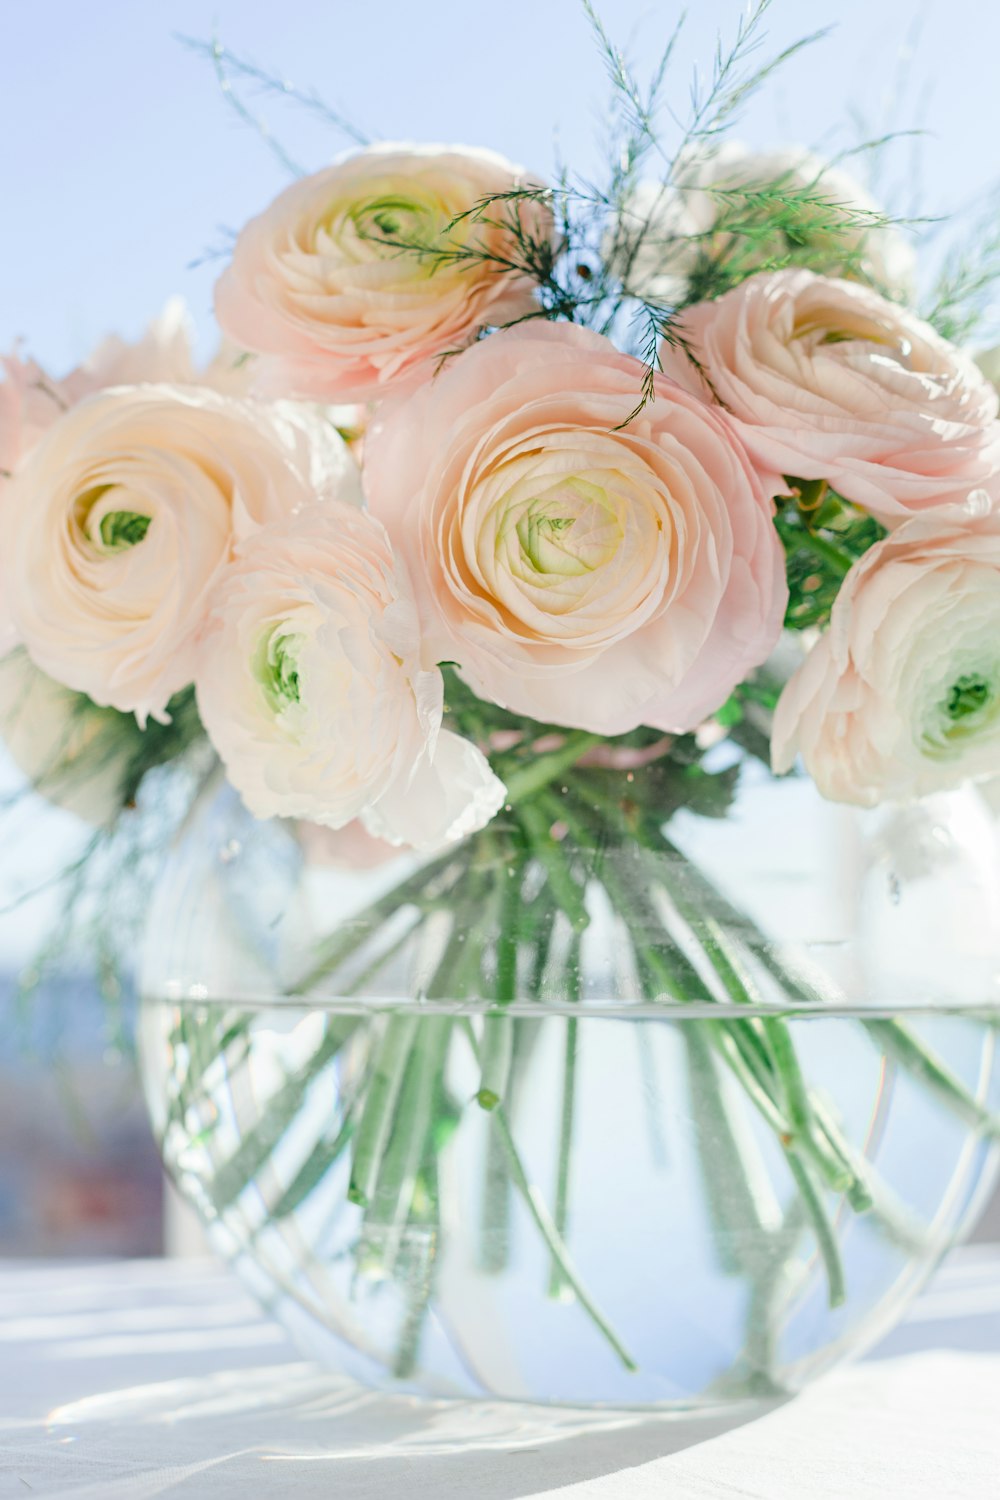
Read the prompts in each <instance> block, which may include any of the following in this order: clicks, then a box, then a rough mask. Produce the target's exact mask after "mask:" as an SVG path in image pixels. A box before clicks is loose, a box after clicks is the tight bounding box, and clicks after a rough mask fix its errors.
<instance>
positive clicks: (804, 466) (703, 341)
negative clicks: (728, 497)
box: [661, 271, 1000, 526]
mask: <svg viewBox="0 0 1000 1500" xmlns="http://www.w3.org/2000/svg"><path fill="white" fill-rule="evenodd" d="M678 332H679V334H680V336H681V338H682V339H683V341H684V343H685V344H686V346H687V349H688V350H690V353H691V354H693V355H694V357H695V359H696V360H697V363H698V366H700V368H701V371H703V372H704V379H703V378H702V376H701V375H700V374H699V371H698V368H697V367H696V365H695V364H694V363H693V362H692V360H691V359H690V358H689V357H688V354H687V353H686V352H685V349H684V348H681V347H679V346H678V345H677V344H673V345H672V346H671V347H664V349H663V350H662V353H661V362H662V364H663V368H664V370H665V371H666V372H667V373H668V374H669V375H672V376H673V377H674V379H676V380H679V381H680V382H681V383H682V384H684V385H686V386H687V387H688V388H689V389H691V390H697V391H700V392H701V393H702V394H708V393H709V392H711V393H714V395H715V396H716V398H717V399H718V400H719V401H720V402H721V403H722V405H723V406H724V407H725V408H726V410H727V411H728V412H729V413H730V414H731V416H732V418H733V423H734V425H735V428H736V430H737V431H738V432H739V434H740V436H741V437H742V439H743V441H744V443H745V444H746V446H747V448H748V449H749V451H750V453H751V454H752V456H753V457H754V459H755V460H756V461H757V463H758V464H759V465H760V466H761V468H762V469H764V470H766V471H768V472H770V473H777V474H783V475H787V476H789V477H794V478H796V479H825V480H827V481H828V482H829V483H830V484H831V485H832V486H833V488H834V489H835V490H837V491H838V493H839V494H841V495H843V496H844V497H845V498H846V499H848V500H853V501H854V502H855V503H856V504H857V505H860V506H862V507H863V508H864V509H865V510H867V511H870V512H871V513H872V514H873V515H875V516H878V517H879V519H880V520H882V521H884V522H885V523H886V524H887V525H889V526H893V525H898V523H899V522H900V521H902V520H903V519H905V517H906V516H907V515H910V514H912V513H914V512H916V511H922V510H928V509H931V508H933V507H935V506H939V505H946V504H956V503H960V502H961V501H962V499H963V498H964V497H965V496H966V495H967V494H968V492H969V490H970V488H973V487H975V486H977V485H982V484H986V483H989V482H991V480H992V479H993V478H994V477H995V476H996V475H997V473H998V471H1000V426H998V424H997V422H996V420H995V419H996V415H997V405H998V403H997V393H996V392H995V391H994V389H993V388H992V386H991V385H990V384H989V382H988V381H987V380H986V379H985V378H984V376H983V375H982V374H981V372H980V371H979V370H978V369H977V368H976V366H975V365H974V364H973V362H972V361H971V360H970V359H968V358H967V357H966V356H965V355H964V354H962V353H961V352H960V351H959V350H958V349H956V348H954V347H953V345H951V344H949V343H948V342H947V341H946V340H945V339H943V338H941V337H940V336H939V335H938V334H937V333H935V331H934V329H933V328H931V327H930V325H929V324H927V323H924V322H923V321H922V320H921V319H920V318H918V317H916V316H915V315H914V314H913V313H910V312H907V311H906V309H905V308H902V307H899V306H898V305H897V304H896V303H893V302H888V301H887V300H886V299H885V298H884V297H881V296H879V294H878V293H877V292H874V291H872V290H871V289H870V288H868V287H863V286H859V285H857V283H855V282H851V281H843V280H838V279H836V278H832V277H827V276H816V275H814V274H813V273H812V272H811V271H776V272H773V273H771V274H762V275H758V276H751V277H750V278H749V279H748V280H747V281H744V282H743V283H742V284H741V285H740V286H738V287H735V288H734V289H733V291H731V292H727V293H726V294H725V296H722V297H720V298H719V299H718V300H717V301H715V302H702V303H698V304H697V305H696V306H694V307H690V308H688V309H687V310H686V311H685V313H684V314H683V317H682V319H681V320H680V323H679V325H678Z"/></svg>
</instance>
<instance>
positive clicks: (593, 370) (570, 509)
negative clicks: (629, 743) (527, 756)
mask: <svg viewBox="0 0 1000 1500" xmlns="http://www.w3.org/2000/svg"><path fill="white" fill-rule="evenodd" d="M642 376H643V367H642V365H641V364H640V363H639V361H638V360H635V359H632V358H630V357H629V356H627V355H624V354H621V353H620V352H619V351H618V350H617V349H615V347H614V346H613V345H612V344H611V343H610V342H609V341H608V340H607V339H605V338H602V337H601V336H600V335H599V334H596V333H592V332H589V331H587V330H586V329H582V328H579V327H576V326H573V325H570V324H565V323H563V324H554V323H535V322H532V323H527V324H524V325H523V326H522V327H520V328H517V329H510V330H508V331H506V332H502V333H497V334H494V335H492V336H491V337H490V338H488V339H485V340H483V341H482V342H481V343H479V344H477V345H476V346H475V347H474V348H472V349H470V350H467V351H466V352H465V353H464V354H461V355H459V356H458V357H457V358H456V359H455V360H454V361H452V362H450V363H449V364H447V365H446V366H445V368H444V369H443V370H442V372H441V374H440V375H439V376H438V377H437V378H436V379H435V380H434V381H433V382H432V383H431V384H430V385H429V386H426V387H425V388H423V389H422V390H421V391H419V392H417V393H416V394H415V395H414V396H412V397H411V398H410V399H409V400H406V401H401V402H398V403H396V404H395V405H394V406H393V408H392V410H391V411H386V409H385V408H383V415H382V417H381V419H379V418H377V419H376V422H375V425H374V426H373V428H372V431H371V433H370V434H369V437H368V441H367V447H366V453H365V463H366V483H367V493H368V498H369V503H370V505H371V507H372V509H373V511H374V513H375V514H376V515H378V516H380V517H381V518H382V520H384V521H385V524H386V526H387V527H388V529H389V532H390V535H391V536H392V538H393V541H394V543H395V544H396V545H397V546H398V547H399V548H400V550H401V551H402V552H403V554H404V556H405V558H406V560H407V563H408V566H409V568H410V573H411V576H412V577H413V579H414V586H415V588H416V590H417V598H418V603H419V606H420V610H421V617H422V620H423V623H424V628H425V631H426V632H427V636H428V642H429V646H430V649H432V651H433V652H434V654H435V659H436V660H439V661H453V662H457V663H458V665H459V667H460V669H461V672H462V675H463V677H464V678H465V679H466V680H467V681H468V682H469V684H470V685H471V686H472V688H473V690H474V691H475V692H477V693H479V694H480V695H481V696H482V697H485V698H488V699H491V700H493V701H494V702H496V703H499V704H502V705H503V706H504V707H506V708H509V709H512V710H514V711H515V712H518V713H523V714H528V715H530V716H531V717H533V718H536V719H541V720H544V721H548V722H550V723H554V724H560V725H566V726H573V727H578V728H582V729H588V730H592V731H594V732H596V733H598V734H607V735H615V734H623V733H625V732H626V731H628V730H631V729H634V728H635V727H636V726H637V725H639V724H650V725H654V726H655V727H657V728H660V729H664V730H668V731H681V730H688V729H691V728H693V727H694V726H695V725H696V724H698V723H699V722H700V721H701V719H702V718H704V717H705V715H706V714H708V713H710V712H712V711H713V710H714V709H716V708H718V707H719V705H720V704H721V703H722V702H724V700H725V699H726V698H727V697H728V695H729V694H730V692H731V691H732V689H733V687H734V686H735V685H736V684H737V683H739V682H741V681H742V680H743V678H744V677H745V676H746V674H747V672H748V671H750V670H751V668H753V667H754V666H756V665H757V664H758V663H760V662H761V661H763V659H764V658H765V657H766V656H767V654H768V652H769V651H770V649H771V647H772V646H773V644H774V642H775V640H776V638H777V635H778V632H779V629H780V626H781V620H782V615H783V612H784V607H785V603H786V598H787V588H786V583H785V570H784V556H783V553H782V550H781V547H780V545H779V543H778V538H777V535H776V533H775V529H774V527H773V525H772V519H771V505H770V501H769V500H768V498H767V497H766V496H765V494H764V492H763V489H762V487H761V484H760V481H759V479H758V477H757V475H756V473H755V471H754V469H753V467H752V465H751V463H750V461H749V459H748V457H747V455H746V453H745V452H744V450H743V448H742V446H741V444H740V442H739V439H738V438H736V437H735V436H734V435H733V433H732V430H731V428H730V426H729V422H728V418H727V417H726V416H725V414H724V413H722V412H720V411H718V410H717V409H713V408H712V407H710V406H709V405H707V404H706V403H705V402H703V401H700V400H699V399H697V398H696V397H693V396H691V395H689V394H688V393H687V392H686V391H683V390H682V389H681V388H680V387H679V386H677V385H675V384H674V383H673V382H672V381H669V380H664V379H661V378H659V377H657V378H656V380H655V400H654V401H652V402H650V403H649V404H648V405H647V406H646V407H645V408H644V409H643V411H642V412H641V413H640V414H639V415H638V416H637V417H635V419H634V420H632V421H631V422H628V424H627V425H626V426H624V427H623V426H622V425H621V424H623V423H625V422H626V419H627V418H628V417H629V414H630V413H631V412H632V410H633V409H634V407H635V406H636V403H637V401H638V398H639V391H640V386H641V382H642Z"/></svg>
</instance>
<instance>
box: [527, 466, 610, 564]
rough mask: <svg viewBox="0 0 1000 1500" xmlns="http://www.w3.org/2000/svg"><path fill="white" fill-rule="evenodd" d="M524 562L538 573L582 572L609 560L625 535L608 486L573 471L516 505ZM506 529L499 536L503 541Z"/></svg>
mask: <svg viewBox="0 0 1000 1500" xmlns="http://www.w3.org/2000/svg"><path fill="white" fill-rule="evenodd" d="M511 519H512V520H513V521H514V530H515V533H516V536H517V543H518V549H519V551H520V555H521V559H522V562H523V563H524V564H525V565H526V567H527V568H528V569H529V570H530V571H531V572H532V573H534V574H544V575H548V576H555V577H560V578H579V577H582V576H583V575H585V574H588V573H593V572H594V571H595V569H597V568H600V567H603V566H605V565H606V564H607V563H609V562H610V561H611V559H612V558H613V557H614V556H615V554H616V552H617V550H618V547H619V546H620V544H621V540H622V526H621V520H620V517H619V516H618V515H617V514H616V511H615V507H614V505H613V503H612V502H611V500H610V499H609V497H608V495H607V492H606V491H605V490H604V489H603V488H602V487H601V486H600V485H598V484H593V483H591V482H590V481H588V480H586V479H584V478H582V477H580V476H579V475H573V476H571V477H568V478H565V479H563V480H561V481H560V482H559V483H558V484H556V485H553V486H552V487H551V488H550V489H549V490H547V491H545V492H543V493H542V494H540V495H533V496H529V497H528V498H527V499H526V500H525V501H522V502H521V503H520V504H519V505H516V506H515V507H514V508H513V515H512V517H511ZM503 538H504V532H503V531H501V532H500V534H499V536H498V539H497V540H498V547H499V546H501V545H502V544H503Z"/></svg>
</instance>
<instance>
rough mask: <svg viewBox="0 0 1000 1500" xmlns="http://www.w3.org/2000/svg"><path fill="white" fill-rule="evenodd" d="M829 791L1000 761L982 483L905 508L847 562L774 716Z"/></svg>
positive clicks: (783, 749) (960, 771)
mask: <svg viewBox="0 0 1000 1500" xmlns="http://www.w3.org/2000/svg"><path fill="white" fill-rule="evenodd" d="M771 753H772V761H773V764H774V768H775V770H777V771H787V770H789V769H790V768H791V766H792V764H793V762H794V760H795V757H796V755H801V756H802V760H803V762H804V764H805V768H806V770H807V771H808V772H809V774H810V776H812V778H813V780H814V781H815V782H816V785H817V786H818V787H819V790H820V791H821V792H822V793H823V795H824V796H825V797H829V798H831V799H832V800H834V801H837V802H854V803H859V804H861V805H862V806H869V807H870V806H874V805H875V804H876V803H878V802H881V801H884V800H898V801H902V800H906V799H908V798H911V797H918V796H923V795H925V794H927V793H930V792H934V791H939V790H943V789H946V788H948V787H953V786H956V785H958V784H959V783H961V782H963V781H971V780H979V779H984V778H989V777H995V776H996V774H997V769H998V767H1000V510H998V508H997V506H996V505H995V504H994V503H993V502H991V501H990V499H989V497H988V496H987V495H986V494H985V493H984V492H983V491H977V492H974V493H973V494H972V495H971V496H970V497H969V499H968V501H967V503H966V504H965V506H962V507H958V506H955V507H949V508H948V509H947V510H942V511H940V512H938V513H936V514H934V515H926V516H919V517H914V518H913V519H912V520H910V521H907V522H905V523H904V524H903V525H902V526H900V527H899V528H898V529H897V530H896V531H894V532H893V533H892V534H891V535H890V536H889V537H887V538H886V539H885V540H884V541H882V542H879V543H877V544H876V545H875V546H874V547H872V548H871V550H870V551H869V552H867V553H866V554H865V555H864V557H863V558H862V559H861V561H860V562H857V563H855V565H854V567H853V568H852V569H851V571H850V572H849V573H848V575H847V578H846V579H845V581H844V584H843V587H842V588H841V591H840V593H839V594H838V596H837V600H836V603H835V604H834V606H833V614H832V617H831V620H830V626H829V629H828V630H827V631H826V633H825V634H824V635H823V636H821V638H820V639H819V641H818V642H817V643H816V645H815V646H814V647H813V649H812V651H811V652H810V653H809V655H808V656H807V657H806V659H805V661H804V662H803V664H802V666H801V667H800V668H799V669H798V671H797V672H796V673H795V674H794V676H793V677H792V678H791V679H790V680H789V682H788V685H787V686H786V688H785V690H784V692H783V694H782V696H781V698H780V699H779V702H778V707H777V710H776V712H775V717H774V727H773V732H772V739H771Z"/></svg>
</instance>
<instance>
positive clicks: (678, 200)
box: [605, 141, 916, 304]
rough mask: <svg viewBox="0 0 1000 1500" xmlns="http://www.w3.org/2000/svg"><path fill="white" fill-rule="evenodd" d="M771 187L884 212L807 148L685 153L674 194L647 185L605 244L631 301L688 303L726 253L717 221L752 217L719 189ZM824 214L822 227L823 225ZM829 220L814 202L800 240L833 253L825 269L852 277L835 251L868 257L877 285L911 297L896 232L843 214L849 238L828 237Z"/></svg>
mask: <svg viewBox="0 0 1000 1500" xmlns="http://www.w3.org/2000/svg"><path fill="white" fill-rule="evenodd" d="M774 185H779V186H780V187H782V188H787V189H788V190H789V192H790V193H799V192H803V193H806V194H815V195H816V196H822V197H823V198H824V199H826V200H828V202H829V203H830V204H832V205H842V206H843V207H844V209H846V210H850V211H851V212H852V213H856V212H858V211H860V212H861V213H862V214H865V215H869V214H870V215H873V216H875V215H877V214H878V213H879V209H878V205H877V204H876V203H875V202H874V200H873V199H872V198H871V197H870V196H869V195H868V193H867V192H866V191H865V189H864V188H863V187H862V186H861V184H860V183H859V182H857V181H856V180H855V179H854V178H853V177H851V176H850V174H849V173H847V172H845V171H844V170H843V169H842V168H841V167H835V166H831V165H830V164H829V163H828V162H825V161H823V159H822V158H821V157H819V156H816V155H814V153H813V152H811V151H808V150H806V149H805V147H801V146H791V147H785V148H784V149H782V150H777V151H753V150H751V149H750V147H748V146H745V145H743V144H742V143H740V142H738V141H727V142H725V143H724V144H723V145H721V146H718V147H716V148H715V149H713V150H708V151H706V150H705V149H704V148H703V147H701V148H697V149H693V150H690V151H688V152H687V153H686V154H685V156H684V157H683V158H682V160H681V161H680V162H679V164H678V166H677V169H676V173H675V181H674V183H673V184H672V185H670V186H666V185H664V184H662V183H656V182H650V181H645V182H640V183H639V184H638V185H637V187H636V189H635V192H634V193H633V195H632V197H631V199H630V200H629V202H628V204H627V205H626V207H625V210H624V212H623V213H622V215H621V217H620V220H619V222H618V224H617V225H616V226H615V228H614V230H613V231H611V232H610V233H609V235H608V237H607V240H606V243H605V255H606V256H607V257H608V258H609V259H610V261H611V264H612V266H613V267H614V269H615V270H616V271H617V273H618V274H619V275H621V277H622V279H623V281H624V282H625V285H626V287H627V289H628V290H629V291H630V292H631V293H632V294H633V295H634V296H637V297H643V298H645V299H646V300H647V301H651V302H663V303H667V304H670V303H674V302H677V301H679V300H681V299H682V298H683V296H684V294H685V290H686V287H687V282H688V278H689V277H690V275H691V273H692V271H693V270H694V269H695V266H696V265H697V263H698V260H699V258H700V257H701V256H703V255H705V254H717V253H719V252H721V251H722V250H724V249H725V248H726V247H725V244H724V243H723V242H722V240H721V236H716V237H714V238H713V229H714V227H715V225H716V224H717V223H718V222H719V220H720V219H721V218H723V217H731V216H732V213H733V212H734V211H735V212H738V213H739V214H740V216H741V218H742V217H750V218H752V217H753V214H754V210H753V206H752V204H750V203H746V204H743V203H742V202H741V201H740V200H739V199H738V198H737V199H732V200H727V199H726V198H725V197H724V196H723V195H721V194H720V193H719V192H718V189H741V188H748V189H753V188H755V187H761V186H764V187H771V186H774ZM713 189H715V190H716V191H713ZM763 211H764V212H766V211H767V210H763ZM810 215H812V218H813V229H812V232H810ZM820 216H822V220H823V223H824V227H822V228H820V227H818V225H819V220H820ZM829 217H830V210H828V209H826V208H823V209H818V208H812V207H811V205H808V204H803V206H802V208H801V211H800V223H801V232H802V234H803V235H804V236H805V237H806V239H807V241H808V243H809V244H810V245H811V246H812V247H813V248H814V249H819V250H824V249H826V250H828V251H829V256H830V263H829V265H827V266H826V267H825V268H824V269H826V270H827V271H828V272H829V273H830V274H837V273H838V272H840V273H841V274H849V273H848V272H847V271H846V270H845V269H844V267H843V266H842V265H838V264H837V254H838V251H845V250H847V251H855V250H858V249H863V260H862V268H863V270H864V272H865V273H866V274H867V276H869V277H870V278H871V279H872V280H873V281H874V282H875V283H876V284H877V285H878V286H880V287H881V288H882V289H883V290H884V291H886V292H888V293H890V294H892V295H895V296H900V297H908V296H909V295H910V294H911V293H912V291H913V286H914V279H915V268H916V257H915V256H914V253H913V250H912V247H911V246H910V245H909V243H908V242H907V241H906V240H905V239H904V238H903V236H902V235H901V234H900V233H899V231H898V230H895V229H893V228H891V227H890V226H884V225H879V226H874V227H872V228H870V229H865V228H864V227H860V226H858V225H857V224H848V222H847V216H846V215H845V224H844V228H843V230H842V231H841V230H838V231H837V233H836V234H831V233H830V231H829V229H828V228H827V227H826V225H827V224H828V221H829ZM789 248H790V247H789V245H788V244H787V243H786V242H785V241H784V239H782V240H781V241H780V242H777V241H776V240H775V238H774V237H773V236H772V238H771V239H767V238H765V239H763V240H762V241H761V243H760V246H759V254H758V256H757V259H756V260H755V262H754V264H763V262H764V261H765V260H768V261H770V260H773V259H774V258H775V257H780V256H782V255H784V254H785V253H786V252H787V251H788V250H789Z"/></svg>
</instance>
